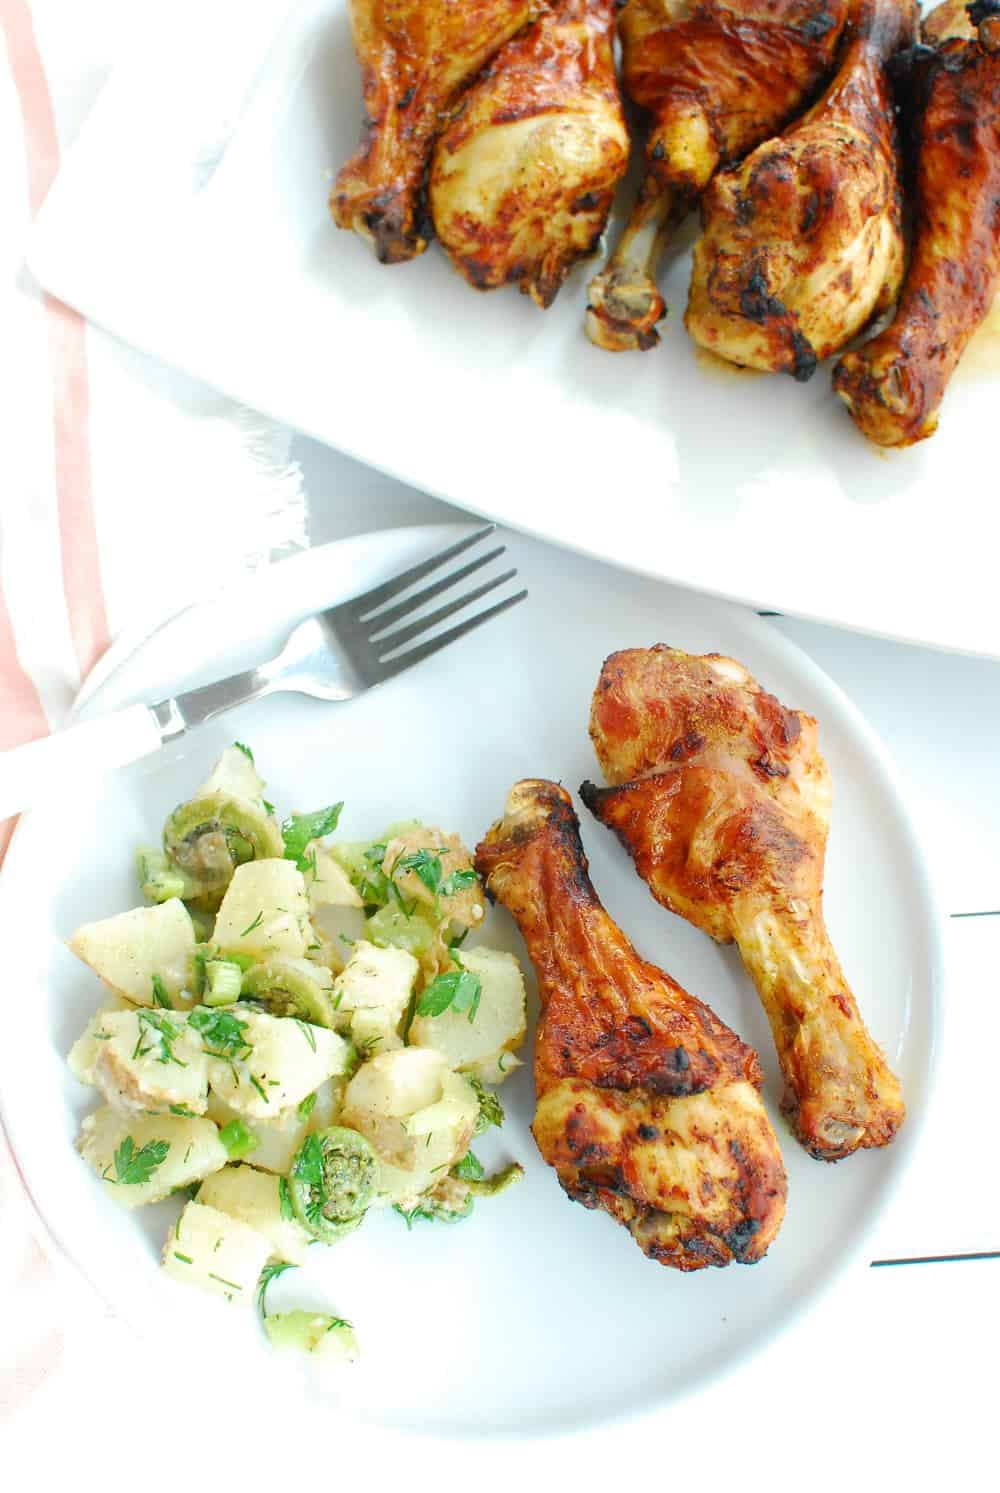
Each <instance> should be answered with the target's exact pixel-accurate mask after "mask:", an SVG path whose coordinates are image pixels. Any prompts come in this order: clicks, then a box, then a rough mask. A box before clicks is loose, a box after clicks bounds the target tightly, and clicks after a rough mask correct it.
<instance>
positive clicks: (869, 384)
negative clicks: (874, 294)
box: [833, 0, 1000, 446]
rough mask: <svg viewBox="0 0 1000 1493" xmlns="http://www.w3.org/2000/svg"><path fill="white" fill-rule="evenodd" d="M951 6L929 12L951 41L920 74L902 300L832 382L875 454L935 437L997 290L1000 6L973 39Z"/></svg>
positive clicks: (981, 10) (984, 15)
mask: <svg viewBox="0 0 1000 1493" xmlns="http://www.w3.org/2000/svg"><path fill="white" fill-rule="evenodd" d="M955 9H956V8H955V6H954V5H952V4H948V5H945V6H940V7H938V10H936V11H934V12H932V14H931V15H930V16H929V17H928V19H927V24H926V26H925V34H926V35H928V36H930V37H933V38H935V39H939V38H941V37H942V32H943V31H945V28H946V27H950V26H951V25H952V24H955V26H956V29H957V30H958V31H959V33H960V34H959V35H958V36H955V37H953V38H952V39H950V40H945V41H944V44H943V45H942V47H941V49H940V52H939V53H938V55H937V57H936V58H933V59H932V60H931V61H930V62H926V63H922V64H921V65H920V66H921V70H923V69H926V74H925V78H924V82H923V87H924V89H925V91H926V92H925V97H926V102H925V104H924V107H923V109H922V111H921V112H920V115H919V118H918V121H917V124H916V130H915V133H916V147H917V170H916V239H915V243H914V247H913V255H912V258H911V261H910V267H909V270H908V272H907V276H906V283H905V284H904V286H903V294H902V298H901V300H900V302H899V306H898V308H897V311H896V316H895V319H894V320H893V322H892V323H891V325H890V326H889V327H887V328H886V330H885V331H884V332H882V333H881V334H880V335H879V336H877V337H875V338H873V339H872V341H871V342H867V343H866V344H865V346H864V347H862V348H859V349H858V350H857V351H856V352H849V353H845V355H844V357H843V358H841V360H840V362H839V363H838V364H837V367H836V369H835V370H834V375H833V387H834V388H835V389H836V391H837V393H838V394H839V395H840V397H841V398H842V399H843V400H844V402H845V404H846V405H847V408H848V409H849V411H850V413H851V418H852V420H853V421H854V423H855V425H857V427H858V428H859V430H861V431H862V432H863V433H864V434H865V435H866V436H867V437H868V439H869V440H871V441H875V442H876V443H877V444H878V445H880V446H909V445H912V444H913V442H914V441H922V440H925V439H926V438H927V436H929V435H933V434H934V432H935V430H936V429H937V424H938V413H939V410H940V407H941V401H942V399H943V398H944V394H945V390H946V389H947V387H948V381H949V380H950V378H951V376H952V374H953V373H954V371H955V369H956V367H957V366H958V362H959V359H960V358H961V356H962V354H963V353H964V351H965V349H966V347H967V346H968V343H969V339H970V338H971V336H972V334H973V333H974V332H975V330H976V328H977V327H978V326H979V324H980V322H981V321H982V320H983V318H984V317H985V316H986V313H987V312H988V311H989V309H990V306H991V305H992V303H993V300H994V297H995V296H996V294H997V292H998V291H1000V206H998V204H1000V3H996V0H980V3H979V4H975V5H970V6H969V13H970V15H971V17H972V18H973V20H974V21H975V22H976V23H977V25H978V36H976V35H972V36H970V35H969V34H968V31H969V28H968V27H967V24H966V23H965V18H964V17H961V18H958V17H956V15H955ZM936 18H937V19H936ZM942 21H943V22H944V25H942V24H941V22H942ZM945 34H947V33H946V32H945Z"/></svg>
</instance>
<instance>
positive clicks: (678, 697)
mask: <svg viewBox="0 0 1000 1493" xmlns="http://www.w3.org/2000/svg"><path fill="white" fill-rule="evenodd" d="M590 734H591V738H592V740H593V743H594V747H595V749H596V752H597V757H598V760H599V762H600V764H601V768H602V770H603V772H604V775H605V777H606V778H607V780H608V781H609V783H611V784H613V785H614V786H612V787H609V788H598V787H595V785H594V784H592V783H585V784H584V785H583V787H582V788H581V790H580V792H581V795H582V797H583V799H584V802H585V803H586V804H587V806H588V808H590V809H591V811H592V812H593V813H594V814H595V815H596V817H597V818H598V819H600V820H601V822H602V823H603V824H606V825H607V826H608V827H609V828H610V829H613V830H614V831H615V832H616V833H617V835H618V837H619V839H620V840H621V841H622V843H623V844H624V846H625V848H626V849H627V850H628V852H629V854H630V855H631V856H632V858H633V860H634V861H635V866H636V870H637V871H638V872H639V875H640V876H642V878H643V879H644V880H645V881H646V882H647V884H648V885H649V888H650V890H651V891H652V893H653V895H654V897H656V898H657V900H658V901H660V902H662V903H663V905H664V906H665V907H668V908H669V909H670V910H671V911H672V912H676V913H679V914H680V916H681V917H683V918H686V919H687V920H688V921H689V922H691V923H693V924H694V925H695V927H697V928H701V929H702V930H703V931H704V932H705V933H708V934H709V935H710V936H711V937H712V938H714V939H717V940H718V941H719V942H720V943H728V942H729V941H730V940H732V939H735V940H736V943H737V945H738V947H739V951H740V954H741V955H742V958H743V963H744V965H745V967H746V969H747V971H748V973H749V974H750V976H751V978H752V979H753V981H754V984H755V985H756V987H757V991H758V994H759V995H760V998H761V1001H762V1003H763V1006H764V1009H765V1011H766V1013H767V1017H768V1020H769V1022H770V1026H771V1031H772V1033H773V1036H774V1042H775V1046H776V1048H777V1052H778V1059H779V1062H780V1064H781V1070H782V1074H783V1076H784V1080H785V1094H784V1098H783V1101H782V1108H783V1110H784V1111H785V1113H786V1114H787V1116H788V1118H789V1120H790V1123H791V1125H792V1127H793V1129H794V1130H795V1132H796V1134H797V1135H798V1137H799V1139H800V1140H801V1142H802V1144H803V1145H804V1146H805V1148H806V1150H807V1151H809V1152H810V1153H811V1155H813V1156H816V1157H818V1158H820V1159H821V1160H824V1161H837V1160H839V1159H840V1158H841V1157H843V1156H848V1155H850V1153H851V1152H852V1151H855V1150H857V1149H858V1148H859V1147H863V1146H884V1145H886V1144H887V1143H888V1142H889V1141H891V1140H892V1138H893V1136H894V1135H895V1133H896V1131H897V1130H898V1129H899V1126H900V1125H901V1124H902V1121H903V1117H904V1108H903V1101H902V1097H901V1094H900V1088H899V1083H898V1081H897V1079H896V1078H895V1077H894V1075H893V1074H892V1073H891V1071H890V1070H889V1067H888V1065H887V1063H886V1061H885V1058H884V1057H883V1055H882V1053H881V1052H880V1051H879V1048H878V1047H877V1046H876V1044H875V1042H874V1041H873V1040H872V1038H871V1037H870V1036H869V1034H868V1032H867V1030H866V1028H865V1025H864V1023H863V1021H862V1019H861V1016H860V1014H859V1012H858V1007H857V1003H856V1001H855V999H854V996H853V995H852V994H851V991H850V989H849V987H848V984H847V981H846V980H845V978H844V975H843V972H842V970H841V967H840V963H839V961H838V959H837V955H836V953H835V952H834V949H833V946H832V944H831V942H830V938H829V935H828V933H827V931H826V926H825V924H824V921H823V910H822V895H823V862H824V855H825V850H826V838H827V830H828V826H829V821H830V774H829V771H828V769H827V766H826V763H825V762H824V761H823V758H822V757H821V756H820V754H819V750H818V747H817V742H816V722H815V721H814V720H813V719H812V718H811V717H810V716H807V715H802V714H800V713H799V712H798V711H794V710H786V709H785V707H784V706H783V705H781V704H779V702H778V701H777V700H776V699H775V698H774V696H773V695H769V694H766V693H765V692H764V690H762V689H761V687H760V685H758V684H757V683H756V682H755V681H754V680H753V679H752V678H751V677H750V675H749V674H748V673H747V671H746V670H745V669H744V668H743V667H742V665H740V664H738V663H736V662H735V661H734V660H733V659H729V658H721V657H719V656H718V655H716V654H708V655H706V656H705V657H695V656H693V655H691V654H688V653H683V652H681V651H680V650H679V649H674V648H667V647H664V646H662V645H660V646H658V647H655V648H636V649H629V650H627V651H625V652H622V653H615V654H612V655H611V657H610V658H609V659H608V660H607V661H606V663H605V665H604V668H603V670H602V671H601V677H600V680H599V682H598V685H597V689H596V691H595V693H594V699H593V708H592V712H591V724H590Z"/></svg>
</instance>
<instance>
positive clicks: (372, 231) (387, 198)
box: [330, 166, 434, 264]
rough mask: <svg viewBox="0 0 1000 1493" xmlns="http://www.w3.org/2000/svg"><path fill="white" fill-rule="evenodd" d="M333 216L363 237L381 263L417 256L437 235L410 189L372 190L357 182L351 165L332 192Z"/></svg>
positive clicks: (346, 167)
mask: <svg viewBox="0 0 1000 1493" xmlns="http://www.w3.org/2000/svg"><path fill="white" fill-rule="evenodd" d="M330 215H331V217H332V218H333V221H334V222H335V223H336V225H337V227H338V228H346V229H347V230H348V231H350V232H353V233H356V234H357V235H358V237H359V238H361V239H364V241H365V243H367V244H369V245H370V247H371V248H372V250H373V251H374V254H375V257H376V259H377V260H378V261H379V263H380V264H404V263H405V262H406V261H407V260H408V259H416V257H417V256H418V255H419V254H422V253H423V252H424V250H425V249H426V248H427V245H428V243H429V242H430V240H431V238H432V237H433V235H434V230H433V226H432V224H431V222H430V219H429V217H428V216H427V214H426V212H425V211H424V210H423V209H422V208H421V207H420V206H419V205H418V203H417V201H416V200H415V197H414V194H413V193H412V192H411V191H410V190H409V189H407V188H399V189H397V188H392V189H389V190H387V191H382V192H377V193H373V192H372V191H371V189H370V188H368V187H367V186H366V185H363V184H359V183H358V181H357V180H356V178H355V176H354V174H353V173H352V171H351V168H350V166H345V167H344V170H343V171H342V172H341V173H340V175H339V176H338V178H337V181H336V183H335V185H334V189H333V191H332V192H331V194H330Z"/></svg>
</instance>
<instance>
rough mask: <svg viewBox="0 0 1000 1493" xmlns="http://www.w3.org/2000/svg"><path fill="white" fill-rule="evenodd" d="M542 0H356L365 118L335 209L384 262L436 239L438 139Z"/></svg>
mask: <svg viewBox="0 0 1000 1493" xmlns="http://www.w3.org/2000/svg"><path fill="white" fill-rule="evenodd" d="M539 8H540V4H539V0H461V3H460V4H459V3H455V0H350V11H351V29H352V32H353V35H354V50H355V52H356V54H357V58H358V63H359V65H360V67H361V82H362V94H363V98H364V107H365V122H364V127H363V130H362V135H361V144H360V145H359V146H358V149H357V151H356V152H355V154H354V155H353V156H352V157H351V159H350V160H349V161H348V162H347V164H346V165H345V166H344V167H343V169H342V170H341V172H340V174H339V175H338V177H337V180H336V183H335V184H334V188H333V192H332V194H331V196H330V210H331V212H332V213H333V217H334V221H335V222H336V223H337V224H338V226H339V227H341V228H352V229H354V231H355V232H356V233H359V234H361V236H362V237H363V238H365V239H368V240H369V241H370V242H371V244H372V246H373V247H374V249H375V253H376V254H377V255H378V258H379V259H380V260H382V261H383V263H386V264H395V263H398V262H399V261H400V260H404V259H412V258H413V256H414V255H415V254H422V253H423V251H424V249H426V247H427V241H428V238H429V237H430V233H431V227H430V223H429V222H428V220H427V216H426V211H425V208H424V204H423V200H422V194H423V187H424V177H425V174H426V171H427V163H428V160H429V157H430V153H431V149H432V147H433V144H434V140H435V138H436V137H437V135H438V134H439V132H440V130H441V129H442V127H443V126H444V125H445V124H446V123H447V119H448V111H449V110H450V109H451V108H452V106H453V104H454V103H455V100H456V96H457V95H458V93H459V90H460V89H461V88H462V87H463V86H464V85H465V84H467V83H469V82H470V81H471V80H472V79H473V78H475V77H476V75H477V74H478V73H479V72H480V71H481V70H482V68H483V67H484V66H485V65H486V63H487V62H489V60H490V58H491V57H492V56H493V55H494V53H495V52H498V51H499V50H500V48H501V47H502V46H503V44H504V42H506V41H508V40H509V39H510V37H512V36H514V35H515V34H516V33H517V32H518V31H520V30H521V28H522V27H523V26H525V25H527V23H528V22H529V21H530V20H531V19H532V17H533V16H534V15H536V14H537V12H538V10H539Z"/></svg>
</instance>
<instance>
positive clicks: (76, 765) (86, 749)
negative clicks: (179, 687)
mask: <svg viewBox="0 0 1000 1493" xmlns="http://www.w3.org/2000/svg"><path fill="white" fill-rule="evenodd" d="M276 687H277V688H280V687H281V686H280V683H279V682H278V681H276V680H275V679H274V678H273V677H272V674H271V672H270V669H269V666H268V665H267V664H264V665H262V666H261V667H260V668H258V669H248V670H247V671H246V672H245V673H242V674H230V675H229V677H228V678H227V679H219V680H216V681H215V683H214V684H206V685H203V686H202V687H201V688H200V689H191V690H186V691H185V692H184V693H183V694H180V695H177V696H176V697H175V698H173V699H170V700H161V701H160V702H159V703H158V704H156V705H128V706H126V708H125V709H124V710H116V711H115V712H114V714H113V715H104V716H101V717H100V719H99V720H95V721H84V722H83V723H82V724H81V725H79V726H67V727H66V729H65V730H64V731H57V732H56V733H55V734H54V735H53V736H43V737H42V738H41V740H39V741H29V742H28V743H27V744H26V745H25V746H19V747H14V748H13V750H11V751H9V752H0V822H2V821H3V820H4V819H7V818H9V817H10V815H11V814H19V813H20V812H21V810H22V809H30V808H31V806H32V804H35V803H37V802H38V800H39V799H40V798H41V797H42V795H43V794H45V793H46V792H51V791H52V788H53V785H54V784H55V785H65V784H66V783H73V784H76V783H79V782H80V781H81V780H83V779H86V778H93V777H96V776H97V775H98V774H99V773H102V772H108V771H109V770H110V769H111V768H113V767H125V766H126V765H127V764H128V763H129V762H138V760H139V758H140V757H148V756H149V754H150V753H151V752H155V751H156V749H157V748H158V747H161V746H162V745H163V743H164V742H165V741H174V740H176V738H177V737H178V736H183V734H184V732H185V731H188V730H190V729H191V727H192V726H200V725H201V724H202V722H203V721H209V720H211V719H212V717H213V716H216V715H221V714H222V712H223V711H224V710H231V709H232V708H233V706H235V705H243V704H245V703H246V701H248V700H256V699H258V698H259V697H260V696H261V695H266V694H269V693H270V691H271V690H272V689H274V688H276Z"/></svg>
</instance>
